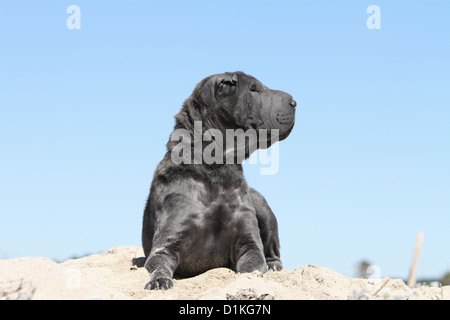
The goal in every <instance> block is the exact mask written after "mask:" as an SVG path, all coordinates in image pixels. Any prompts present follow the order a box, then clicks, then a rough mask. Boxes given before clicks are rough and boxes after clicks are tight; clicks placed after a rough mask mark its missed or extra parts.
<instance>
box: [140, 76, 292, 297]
mask: <svg viewBox="0 0 450 320" xmlns="http://www.w3.org/2000/svg"><path fill="white" fill-rule="evenodd" d="M295 110H296V102H295V101H294V100H293V98H292V96H291V95H290V94H288V93H285V92H283V91H279V90H272V89H269V88H267V87H266V86H264V85H263V84H262V83H261V82H260V81H258V80H257V79H256V78H254V77H252V76H250V75H247V74H245V73H243V72H226V73H222V74H215V75H211V76H209V77H206V78H205V79H203V80H202V81H201V82H200V83H198V84H197V86H196V87H195V89H194V91H193V93H192V94H191V96H190V97H189V98H188V99H186V100H185V102H184V103H183V106H182V108H181V111H180V112H179V113H178V114H177V115H176V116H175V127H174V134H172V135H171V139H170V140H169V142H168V143H167V145H166V146H167V153H166V154H165V156H164V158H163V160H162V161H161V162H160V163H159V165H158V166H157V168H156V170H155V173H154V176H153V180H152V183H151V187H150V195H149V197H148V200H147V203H146V206H145V210H144V217H143V227H142V245H143V249H144V253H145V259H146V260H145V264H144V266H145V268H146V269H147V270H148V272H149V273H150V281H149V282H148V283H147V284H146V285H145V289H150V290H158V289H160V290H166V289H169V288H171V287H173V281H172V279H173V276H174V274H175V275H177V276H182V277H191V276H195V275H198V274H200V273H203V272H205V271H207V270H210V269H213V268H218V267H227V268H230V269H232V270H234V271H236V272H238V273H244V272H252V271H255V270H258V271H260V272H262V273H264V272H266V271H267V270H268V269H271V270H281V269H282V263H281V259H280V244H279V238H278V225H277V220H276V218H275V215H274V214H273V212H272V210H271V209H270V207H269V205H268V204H267V202H266V200H265V199H264V197H263V196H262V195H261V194H260V193H258V192H257V191H256V190H254V189H252V188H250V187H249V186H248V185H247V182H246V181H245V179H244V176H243V170H242V164H241V162H242V161H239V159H238V158H239V157H238V155H237V153H238V151H242V152H243V154H244V156H243V157H244V158H248V157H249V156H250V154H251V153H252V152H253V151H254V150H256V149H263V148H269V147H270V146H271V145H272V144H273V143H274V142H276V141H278V140H279V141H281V140H283V139H285V138H287V137H288V135H289V134H290V133H291V131H292V129H293V127H294V123H295ZM196 129H198V130H197V131H200V133H201V134H205V135H206V133H207V132H210V133H211V131H210V130H215V131H213V132H215V133H216V135H215V136H214V138H217V137H219V136H220V135H221V136H222V137H224V136H227V133H228V131H229V130H241V131H240V132H244V131H245V132H247V131H249V130H253V131H254V132H257V134H256V142H255V141H254V143H251V142H247V140H245V139H244V140H245V141H246V142H245V143H244V147H241V148H239V147H238V148H235V150H233V148H231V149H230V148H229V146H228V144H227V143H223V142H220V141H218V140H220V139H215V140H214V139H211V140H210V141H212V140H214V143H215V150H214V152H212V155H213V157H214V158H215V159H216V160H221V159H222V158H223V161H215V162H214V163H211V161H209V162H208V163H206V161H198V160H199V159H193V161H192V158H193V157H195V155H196V154H197V155H202V152H205V151H206V148H207V146H206V144H205V143H204V141H205V138H204V137H203V139H200V142H198V141H197V142H196V141H194V142H192V141H193V140H195V136H196V133H195V130H196ZM180 132H181V133H184V134H185V135H186V134H187V136H184V137H183V141H182V142H180V140H179V139H178V138H179V137H180V134H175V133H180ZM260 132H266V133H270V137H269V138H267V135H266V136H265V137H264V135H263V134H261V133H260ZM274 132H275V133H277V138H278V139H273V136H274V135H273V133H274ZM173 137H176V138H177V137H178V138H177V139H178V140H177V139H172V138H173ZM227 137H228V136H227ZM210 138H211V135H210ZM202 140H203V141H202ZM216 140H217V141H216ZM234 140H235V139H234V138H233V142H234ZM248 140H250V139H248ZM233 145H234V143H233ZM180 146H182V147H183V148H180ZM180 150H181V151H180ZM222 151H223V153H222V154H221V152H222ZM181 153H182V155H181V159H182V160H185V161H181V163H175V162H176V161H174V159H175V158H177V157H178V158H179V157H180V154H181ZM196 160H197V162H196ZM200 160H201V159H200ZM241 160H242V159H241Z"/></svg>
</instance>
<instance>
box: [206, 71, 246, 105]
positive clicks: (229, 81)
mask: <svg viewBox="0 0 450 320" xmlns="http://www.w3.org/2000/svg"><path fill="white" fill-rule="evenodd" d="M237 82H238V76H237V74H235V73H234V74H226V73H224V74H216V75H214V76H211V77H208V78H206V79H205V80H204V81H202V82H201V83H199V85H198V86H199V87H198V92H199V95H198V97H199V101H200V102H201V104H203V105H207V106H213V105H215V104H216V96H217V95H218V94H220V95H228V94H230V93H233V92H234V91H235V87H236V86H237Z"/></svg>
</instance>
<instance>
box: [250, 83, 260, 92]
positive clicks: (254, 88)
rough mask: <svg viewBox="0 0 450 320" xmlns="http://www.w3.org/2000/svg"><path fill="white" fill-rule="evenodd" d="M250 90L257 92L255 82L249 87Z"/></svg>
mask: <svg viewBox="0 0 450 320" xmlns="http://www.w3.org/2000/svg"><path fill="white" fill-rule="evenodd" d="M250 91H251V92H259V90H258V86H257V85H256V84H253V85H252V86H251V87H250Z"/></svg>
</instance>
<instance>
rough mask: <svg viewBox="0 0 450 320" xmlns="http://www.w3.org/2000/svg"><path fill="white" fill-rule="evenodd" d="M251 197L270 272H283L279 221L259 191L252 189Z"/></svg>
mask: <svg viewBox="0 0 450 320" xmlns="http://www.w3.org/2000/svg"><path fill="white" fill-rule="evenodd" d="M250 195H251V196H252V200H253V207H254V208H255V210H256V217H257V219H258V227H259V231H260V234H261V240H262V243H263V246H264V256H265V258H266V262H267V267H268V268H269V270H274V271H278V270H281V269H283V264H282V263H281V259H280V240H279V238H278V224H277V219H276V217H275V215H274V214H273V212H272V210H271V209H270V207H269V205H268V204H267V202H266V200H265V199H264V197H263V196H262V195H261V194H260V193H259V192H258V191H256V190H254V189H250Z"/></svg>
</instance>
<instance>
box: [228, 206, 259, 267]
mask: <svg viewBox="0 0 450 320" xmlns="http://www.w3.org/2000/svg"><path fill="white" fill-rule="evenodd" d="M239 219H240V221H239V223H238V232H237V237H238V238H237V240H236V242H235V246H234V259H232V260H235V261H234V263H235V265H236V271H237V272H239V273H244V272H252V271H255V270H258V271H261V272H263V273H264V272H266V271H267V265H266V260H265V258H264V253H263V244H262V242H261V236H260V234H259V229H258V220H257V219H256V215H255V212H241V213H239Z"/></svg>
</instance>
